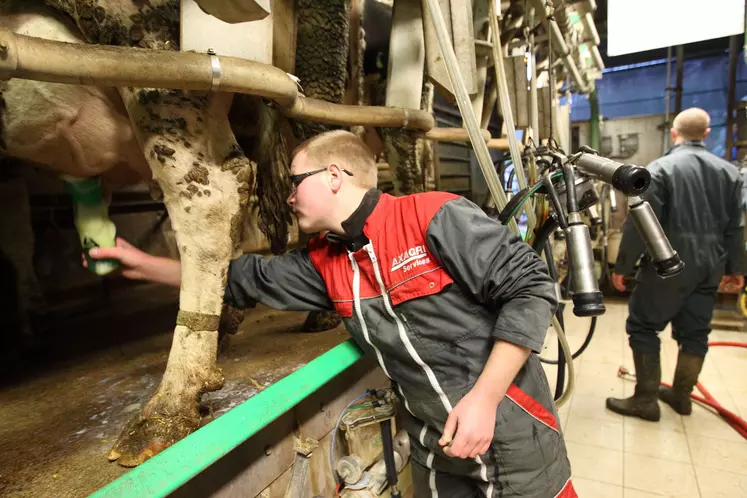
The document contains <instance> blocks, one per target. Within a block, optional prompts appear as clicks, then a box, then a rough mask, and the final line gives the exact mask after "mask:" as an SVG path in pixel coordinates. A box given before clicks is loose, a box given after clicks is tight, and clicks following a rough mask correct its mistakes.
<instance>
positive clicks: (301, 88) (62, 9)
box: [0, 0, 677, 498]
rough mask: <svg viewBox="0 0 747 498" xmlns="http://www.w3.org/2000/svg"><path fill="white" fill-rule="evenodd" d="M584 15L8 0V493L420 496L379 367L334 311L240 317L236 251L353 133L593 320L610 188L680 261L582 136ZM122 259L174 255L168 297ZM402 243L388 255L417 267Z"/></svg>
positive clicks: (629, 180)
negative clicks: (234, 281)
mask: <svg viewBox="0 0 747 498" xmlns="http://www.w3.org/2000/svg"><path fill="white" fill-rule="evenodd" d="M594 9H595V5H594V2H590V1H577V2H565V1H563V0H555V1H554V2H550V1H541V0H531V1H524V0H511V1H497V2H488V1H481V0H474V1H472V0H440V1H439V0H422V1H421V0H396V1H395V2H392V1H385V0H142V1H141V0H46V1H42V0H3V1H0V285H1V286H2V287H3V291H2V296H3V297H2V300H1V302H2V310H3V315H2V316H3V317H4V318H3V320H2V324H1V325H0V333H1V334H2V337H3V344H4V345H3V347H2V348H0V368H1V369H2V377H0V421H1V422H0V495H2V496H29V497H46V496H49V497H67V496H71V497H72V496H88V495H92V496H97V497H104V496H149V497H155V496H166V495H169V494H171V495H174V496H180V495H181V496H208V495H218V496H242V497H245V496H247V497H254V496H262V497H281V496H283V497H309V498H311V497H316V496H325V497H326V496H335V495H337V496H346V497H378V496H393V497H394V496H401V495H404V496H411V493H412V490H411V474H412V470H411V465H410V460H411V459H410V443H409V440H408V437H407V434H406V432H405V431H404V430H403V428H402V427H403V424H402V421H401V416H402V414H401V413H400V412H399V411H398V410H397V406H398V404H397V403H395V398H396V397H397V396H398V394H397V392H395V391H394V390H393V389H392V385H391V383H390V381H389V379H388V378H387V373H386V372H385V371H384V370H383V369H382V368H381V366H380V364H379V363H378V362H377V361H376V358H372V357H368V356H364V354H363V350H362V349H361V347H360V346H359V345H358V344H357V343H356V342H355V341H354V340H353V339H351V337H350V335H349V333H348V332H347V331H346V330H345V328H344V326H343V325H342V324H341V319H340V316H338V315H337V313H336V312H334V311H326V310H319V309H314V310H309V311H289V310H275V309H272V308H270V307H268V306H265V305H262V304H257V305H256V306H254V307H250V308H249V309H246V310H237V309H234V308H232V307H230V306H228V305H227V304H224V292H225V285H226V281H227V276H228V268H229V262H230V261H231V260H233V259H235V258H237V257H238V256H240V255H241V254H246V253H259V254H263V255H265V256H266V257H268V258H269V257H272V256H273V255H279V254H283V253H286V252H288V251H292V250H295V249H297V248H300V247H304V246H305V245H306V244H307V243H308V241H309V240H310V235H309V234H304V233H301V232H300V231H299V229H298V225H297V222H296V219H295V218H294V216H293V214H292V212H291V210H290V208H289V206H288V204H287V202H286V200H287V199H288V198H289V196H290V195H291V189H292V182H291V178H290V163H291V158H292V152H293V151H294V149H295V148H296V147H297V146H298V145H299V144H301V143H302V142H304V141H305V140H308V139H310V138H312V137H314V136H315V135H318V134H320V133H323V132H325V131H329V130H334V129H344V130H348V131H350V132H352V133H354V134H355V135H357V136H358V137H359V138H361V139H362V140H363V141H364V142H365V143H366V145H367V146H368V147H369V149H370V150H371V151H372V152H373V154H374V155H375V159H376V163H377V169H378V185H379V189H380V190H382V191H383V192H385V193H387V194H391V195H393V196H402V195H406V194H413V193H419V192H427V191H433V190H439V191H444V192H451V193H453V194H456V195H459V196H463V197H466V198H467V199H469V200H471V201H472V202H474V203H475V204H477V205H478V206H480V207H481V208H482V209H483V210H484V211H485V212H486V213H487V214H488V215H489V216H491V217H492V218H493V219H495V220H498V221H499V222H501V223H503V224H505V225H507V226H508V227H509V228H510V229H511V230H513V231H514V232H515V233H516V234H518V235H519V236H521V237H523V238H524V239H525V240H526V241H527V242H528V243H529V244H530V245H532V247H533V248H534V249H535V250H536V251H537V252H539V253H542V254H543V255H544V257H545V258H546V259H547V260H548V261H549V262H551V263H552V264H551V269H552V270H553V271H554V276H555V277H556V279H557V280H558V282H570V283H569V284H568V285H569V286H570V289H569V288H568V287H566V288H565V290H564V292H565V293H566V297H567V296H568V295H570V294H568V293H569V292H570V293H571V294H572V295H573V301H574V312H576V314H577V315H579V316H587V317H588V316H597V315H598V314H601V313H603V312H604V303H603V301H602V297H601V293H600V292H599V281H600V280H601V281H602V282H603V281H604V278H605V277H604V275H608V273H609V271H608V269H607V263H608V252H609V251H608V247H607V241H608V232H609V231H618V232H619V231H620V230H621V226H622V220H619V219H618V218H619V217H612V216H611V214H610V213H611V211H613V210H614V209H616V206H617V204H618V202H617V196H619V197H620V203H619V204H620V205H621V207H623V208H625V207H627V204H630V205H633V206H634V207H635V208H636V209H638V211H636V212H641V214H640V216H641V217H642V219H643V222H642V226H643V228H639V230H642V231H645V230H649V231H651V233H653V234H654V235H652V236H651V238H652V239H655V240H656V241H657V243H658V244H659V245H658V246H656V247H653V249H652V248H649V249H650V250H652V251H654V252H655V258H656V260H657V261H659V262H661V265H662V268H663V270H662V271H673V272H676V271H677V259H676V253H674V252H673V251H672V250H671V247H669V246H668V243H667V241H666V237H663V236H661V237H660V236H659V232H660V231H661V229H660V227H658V222H657V221H656V218H655V217H654V216H653V214H652V213H650V208H649V209H648V211H647V210H646V208H647V207H648V206H647V204H646V203H645V202H642V201H641V203H640V204H635V203H637V202H639V201H640V198H638V197H637V196H638V195H640V194H641V193H642V192H643V191H644V190H645V189H646V187H647V186H648V182H649V177H648V176H647V173H646V172H645V170H643V169H642V168H638V167H637V166H629V165H622V164H620V163H615V162H613V161H611V160H608V159H605V158H602V157H600V156H599V155H597V153H596V150H594V149H592V148H589V147H586V148H582V149H579V150H573V151H572V150H571V146H572V143H571V142H572V141H571V133H570V102H571V98H586V96H589V95H592V96H593V94H594V85H595V80H597V79H599V78H601V76H602V69H603V63H602V59H601V57H600V55H599V50H598V48H597V46H598V44H599V37H598V35H597V33H596V28H595V26H594V21H593V13H594ZM592 147H594V148H595V149H599V147H598V144H596V145H595V144H593V143H592ZM566 181H570V182H571V183H572V184H573V185H574V186H575V188H574V189H570V190H569V189H567V188H566ZM514 182H517V185H518V189H514V188H513V185H514ZM625 199H627V203H626V202H625ZM566 204H567V209H565V208H566V206H565V205H566ZM600 220H601V222H600ZM568 226H571V228H570V229H569V228H568ZM589 227H591V229H590V228H589ZM657 229H658V231H657ZM553 234H556V235H555V236H554V235H553ZM115 246H119V247H125V248H127V247H130V246H134V247H136V248H138V249H140V250H142V251H144V252H145V253H148V254H151V255H153V256H156V257H158V258H160V259H158V260H157V261H159V262H160V263H159V265H161V266H162V267H163V268H166V267H167V266H168V264H170V262H169V260H179V261H180V263H181V280H180V285H178V288H176V287H175V286H173V285H172V286H169V285H164V284H167V283H168V282H165V281H162V282H146V281H144V280H143V279H141V278H139V276H138V275H136V274H132V273H129V274H128V273H127V272H128V264H129V263H131V262H129V263H128V262H127V261H119V260H117V259H94V258H92V257H91V256H90V254H89V251H91V250H92V249H103V248H112V247H115ZM405 249H406V250H405ZM403 251H404V252H402V253H401V255H399V256H398V257H395V258H394V261H392V262H391V265H392V268H398V267H400V266H401V267H404V268H406V270H408V271H410V270H412V271H416V270H417V269H418V268H419V267H421V266H424V265H427V264H428V263H429V262H428V261H427V257H430V256H429V254H430V253H429V250H428V249H427V248H426V247H425V246H415V247H412V248H403ZM381 264H382V265H383V267H387V265H389V264H390V262H389V261H382V262H381ZM157 266H158V265H157ZM161 266H159V268H160V267H161ZM387 271H388V270H387ZM570 274H572V275H573V278H572V279H570V278H567V277H568V275H570ZM386 292H387V291H386V290H385V289H383V287H382V293H383V294H382V297H383V298H384V299H385V300H386V299H388V297H387V295H386ZM387 302H388V301H387ZM393 313H394V312H393ZM395 318H396V315H395ZM554 328H555V330H556V332H557V334H558V339H559V341H560V350H562V352H564V355H561V361H560V363H561V364H560V368H559V372H561V371H562V372H563V375H564V376H567V377H568V378H569V380H568V387H567V389H568V390H570V389H572V385H573V382H572V379H573V362H572V361H571V360H570V356H571V355H570V354H569V351H568V346H567V343H565V341H564V334H563V327H562V323H560V322H559V321H557V320H555V322H554ZM565 359H567V360H568V361H565ZM563 394H564V393H563V392H562V389H561V392H560V393H558V396H557V399H556V404H557V405H558V406H562V404H563V403H564V401H565V399H566V398H564V396H563ZM565 394H566V395H567V394H568V393H565Z"/></svg>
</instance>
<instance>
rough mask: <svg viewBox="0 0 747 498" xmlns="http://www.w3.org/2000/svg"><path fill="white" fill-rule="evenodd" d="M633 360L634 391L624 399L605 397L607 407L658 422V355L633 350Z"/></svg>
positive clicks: (621, 413) (659, 380) (659, 371)
mask: <svg viewBox="0 0 747 498" xmlns="http://www.w3.org/2000/svg"><path fill="white" fill-rule="evenodd" d="M633 361H634V362H635V374H636V383H635V393H634V394H633V396H631V397H630V398H625V399H617V398H607V408H608V409H610V410H612V411H613V412H615V413H619V414H620V415H626V416H629V417H638V418H642V419H643V420H649V421H651V422H658V421H659V418H660V417H661V412H660V411H659V400H658V394H659V384H660V383H661V364H660V362H659V355H658V354H650V353H638V352H636V351H633Z"/></svg>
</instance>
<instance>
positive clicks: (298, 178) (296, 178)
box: [290, 168, 353, 194]
mask: <svg viewBox="0 0 747 498" xmlns="http://www.w3.org/2000/svg"><path fill="white" fill-rule="evenodd" d="M322 171H327V168H321V169H315V170H313V171H307V172H306V173H300V174H298V175H291V177H290V181H291V192H292V193H294V194H295V193H296V189H297V188H298V186H299V185H300V184H301V182H302V181H304V180H305V179H307V178H308V177H310V176H312V175H316V174H317V173H321V172H322ZM340 171H342V172H343V173H345V174H346V175H348V176H353V173H351V172H350V171H348V170H346V169H342V168H340Z"/></svg>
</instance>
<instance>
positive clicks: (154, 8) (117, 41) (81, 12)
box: [45, 0, 180, 50]
mask: <svg viewBox="0 0 747 498" xmlns="http://www.w3.org/2000/svg"><path fill="white" fill-rule="evenodd" d="M45 3H46V4H47V5H49V6H50V7H52V8H54V9H57V10H59V11H61V12H63V13H65V14H67V15H68V16H70V17H71V18H72V19H73V20H74V21H75V22H76V23H77V25H78V26H79V27H80V29H81V31H82V32H83V35H84V36H85V38H86V39H87V40H88V41H89V42H91V43H96V44H100V45H120V46H126V47H130V46H132V47H140V48H158V49H163V50H168V49H171V50H179V20H180V1H179V0H149V1H137V0H130V1H128V0H45Z"/></svg>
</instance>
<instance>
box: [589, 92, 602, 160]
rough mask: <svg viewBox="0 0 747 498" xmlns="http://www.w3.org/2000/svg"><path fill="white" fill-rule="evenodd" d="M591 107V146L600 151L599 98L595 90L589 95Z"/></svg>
mask: <svg viewBox="0 0 747 498" xmlns="http://www.w3.org/2000/svg"><path fill="white" fill-rule="evenodd" d="M589 107H590V109H591V116H590V119H589V145H590V146H591V148H592V149H594V150H596V151H597V152H598V151H599V146H600V135H601V130H600V129H599V96H598V95H597V91H596V90H594V91H593V92H591V93H590V94H589Z"/></svg>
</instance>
